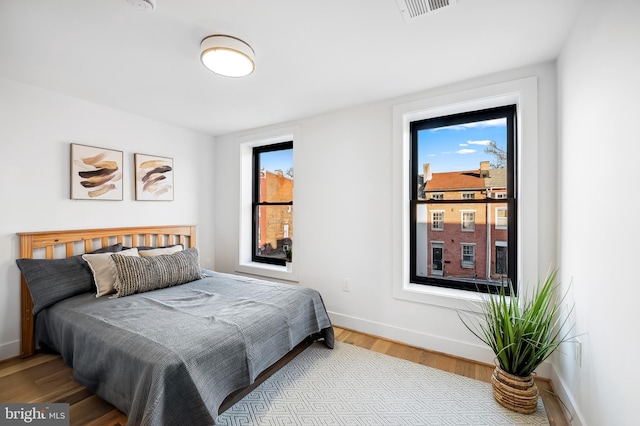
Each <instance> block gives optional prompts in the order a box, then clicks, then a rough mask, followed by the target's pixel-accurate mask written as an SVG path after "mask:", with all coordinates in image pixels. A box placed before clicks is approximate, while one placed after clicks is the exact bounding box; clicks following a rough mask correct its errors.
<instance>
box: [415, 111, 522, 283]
mask: <svg viewBox="0 0 640 426" xmlns="http://www.w3.org/2000/svg"><path fill="white" fill-rule="evenodd" d="M497 118H506V121H507V129H506V132H507V140H506V144H507V162H506V165H507V198H506V199H505V198H496V199H491V198H487V199H466V200H432V199H424V200H421V199H418V188H419V185H420V183H421V182H420V179H419V175H420V173H421V167H420V165H419V164H418V133H419V132H420V131H421V130H427V129H434V128H439V127H445V126H453V125H459V124H465V123H471V122H478V121H485V120H491V119H497ZM517 126H518V122H517V106H516V105H505V106H499V107H494V108H487V109H482V110H476V111H469V112H463V113H457V114H451V115H445V116H440V117H433V118H427V119H423V120H416V121H413V122H411V123H410V141H411V146H410V160H409V162H410V167H409V173H410V185H409V190H410V194H409V203H410V208H409V212H410V213H409V216H410V218H409V221H410V225H409V229H410V249H409V255H410V260H409V280H410V282H411V283H414V284H424V285H431V286H436V287H445V288H454V289H460V290H466V291H473V292H480V293H497V292H499V291H500V288H501V287H504V290H505V292H506V294H509V293H510V290H509V286H508V282H507V281H506V280H505V282H504V283H502V284H501V285H496V284H491V283H487V282H486V281H484V280H465V279H460V280H456V279H452V278H449V277H447V278H440V277H438V276H433V275H431V276H427V277H424V276H418V275H417V260H416V256H417V252H418V251H417V236H416V232H417V207H418V205H420V204H426V205H429V204H440V205H441V204H462V203H464V204H469V203H478V204H487V203H489V204H493V203H501V204H504V203H505V202H506V204H507V223H508V227H507V236H508V243H507V271H508V275H507V278H508V280H509V281H510V282H511V285H512V288H513V289H514V291H515V292H516V294H517V291H518V283H517V276H518V271H517V256H518V250H517V247H518V239H517V229H518V224H517V217H518V215H517V208H518V193H517V192H518V190H517V189H518V170H517V161H516V159H517V145H518V143H517V141H518V139H517ZM461 260H462V258H461Z"/></svg>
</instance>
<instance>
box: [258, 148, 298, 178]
mask: <svg viewBox="0 0 640 426" xmlns="http://www.w3.org/2000/svg"><path fill="white" fill-rule="evenodd" d="M260 167H261V168H264V169H265V170H267V171H269V172H274V173H275V171H276V170H282V171H283V172H286V171H287V170H288V169H289V168H291V167H293V149H285V150H279V151H268V152H263V153H262V154H261V155H260Z"/></svg>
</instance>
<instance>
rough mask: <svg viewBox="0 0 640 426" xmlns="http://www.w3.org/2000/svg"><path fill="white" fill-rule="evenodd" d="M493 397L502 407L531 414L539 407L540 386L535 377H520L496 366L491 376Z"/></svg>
mask: <svg viewBox="0 0 640 426" xmlns="http://www.w3.org/2000/svg"><path fill="white" fill-rule="evenodd" d="M491 383H492V384H493V397H494V398H495V400H496V401H498V403H499V404H500V405H502V406H503V407H505V408H508V409H509V410H511V411H515V412H516V413H523V414H531V413H533V412H535V411H536V409H537V407H538V386H537V385H536V383H535V381H534V379H533V376H532V375H529V377H518V376H514V375H513V374H509V373H507V372H506V371H504V370H503V369H501V368H500V367H499V366H496V368H495V370H493V375H492V376H491Z"/></svg>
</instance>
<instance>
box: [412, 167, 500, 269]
mask: <svg viewBox="0 0 640 426" xmlns="http://www.w3.org/2000/svg"><path fill="white" fill-rule="evenodd" d="M428 170H429V169H428V166H427V165H425V174H424V175H423V176H427V179H426V181H425V184H424V186H423V187H422V188H421V194H420V195H421V196H420V198H422V199H427V200H456V201H458V200H459V201H460V203H453V204H452V203H442V204H439V203H429V204H427V205H426V207H425V208H424V210H423V214H422V216H421V215H420V214H419V215H418V216H419V217H422V218H423V222H425V223H426V226H424V228H422V229H424V232H425V233H426V239H421V238H418V239H417V241H418V244H425V245H426V247H423V250H422V251H418V252H419V253H425V255H426V260H425V262H426V264H425V265H424V266H426V268H423V271H424V270H426V274H427V276H434V277H452V278H463V279H487V280H492V281H498V280H500V279H501V278H502V277H503V276H504V275H505V274H506V272H507V271H506V264H507V263H506V253H507V250H506V248H507V239H508V236H507V222H506V209H507V203H506V202H504V203H502V202H492V203H484V202H480V203H477V202H475V203H470V202H468V203H465V202H464V200H465V199H474V200H486V199H488V198H491V199H501V198H503V197H505V196H506V171H505V170H504V169H489V164H488V162H483V163H482V164H481V168H480V169H479V170H470V171H460V172H446V173H433V174H431V173H429V172H428ZM423 206H424V205H423ZM498 222H499V223H498ZM418 229H420V228H418ZM463 251H464V253H463ZM501 259H502V260H501ZM420 261H421V259H417V262H418V264H420ZM423 273H424V272H423Z"/></svg>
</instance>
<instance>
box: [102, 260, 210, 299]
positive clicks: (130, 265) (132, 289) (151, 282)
mask: <svg viewBox="0 0 640 426" xmlns="http://www.w3.org/2000/svg"><path fill="white" fill-rule="evenodd" d="M111 260H112V261H113V268H114V272H115V275H116V277H117V278H116V282H115V289H116V291H117V293H116V297H124V296H129V295H131V294H135V293H144V292H146V291H151V290H156V289H160V288H165V287H171V286H174V285H179V284H184V283H187V282H190V281H195V280H198V279H200V278H202V272H201V271H200V260H199V253H198V249H197V248H190V249H187V250H182V251H179V252H177V253H174V254H163V255H159V256H150V257H131V256H121V255H120V254H114V255H113V256H112V257H111Z"/></svg>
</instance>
